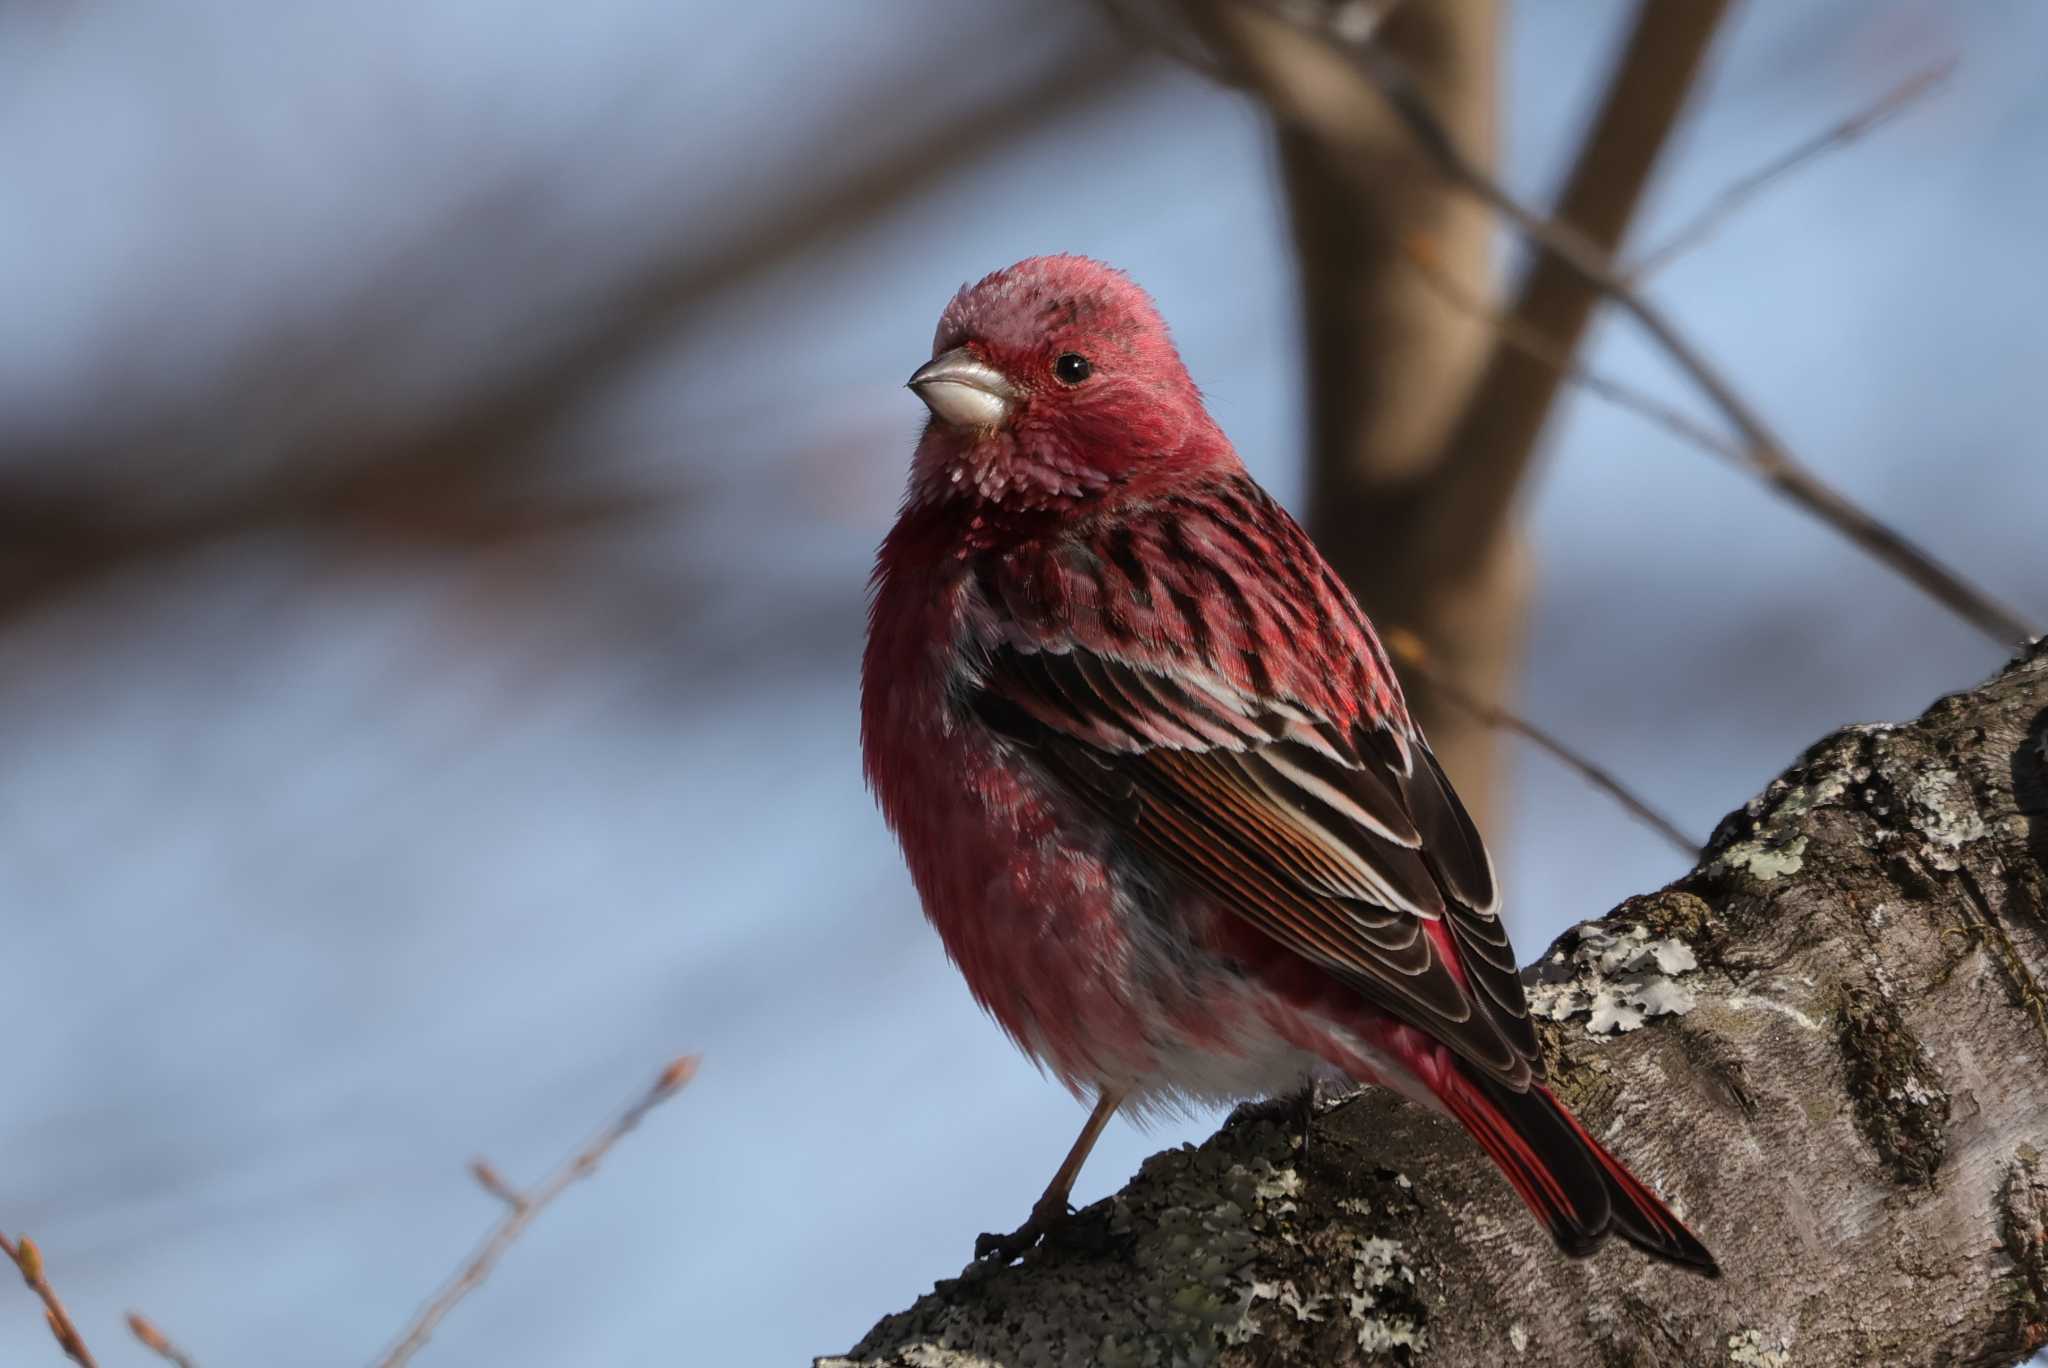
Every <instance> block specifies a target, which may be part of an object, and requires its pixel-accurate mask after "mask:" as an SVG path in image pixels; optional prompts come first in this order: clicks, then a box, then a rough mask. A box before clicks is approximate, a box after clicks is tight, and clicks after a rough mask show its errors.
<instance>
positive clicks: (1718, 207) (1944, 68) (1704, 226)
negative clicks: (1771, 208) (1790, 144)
mask: <svg viewBox="0 0 2048 1368" xmlns="http://www.w3.org/2000/svg"><path fill="white" fill-rule="evenodd" d="M1955 70H1956V59H1955V58H1953V57H1950V58H1948V59H1947V60H1945V61H1941V62H1937V63H1935V64H1934V65H1933V66H1931V67H1928V68H1927V69H1926V70H1924V71H1921V72H1920V73H1918V74H1917V75H1914V76H1910V77H1908V78H1907V79H1906V80H1904V81H1901V82H1900V83H1899V84H1898V85H1896V86H1893V87H1892V88H1891V89H1890V90H1888V91H1886V92H1885V93H1884V94H1883V95H1880V96H1879V97H1878V98H1877V99H1876V100H1875V101H1873V102H1872V103H1871V104H1870V105H1868V106H1867V107H1865V108H1864V109H1862V110H1860V111H1859V112H1857V113H1855V114H1852V115H1850V116H1849V117H1848V118H1846V119H1844V120H1842V121H1841V122H1840V123H1838V124H1836V125H1834V126H1833V127H1832V128H1828V129H1826V130H1824V131H1822V132H1820V133H1817V134H1815V135H1814V136H1813V137H1811V138H1808V139H1807V140H1806V141H1805V142H1803V143H1800V144H1799V145H1798V146H1797V147H1794V148H1793V149H1792V150H1791V151H1789V152H1786V153H1785V154H1784V155H1782V156H1780V157H1777V158H1776V159H1774V160H1772V161H1770V162H1767V163H1766V164H1764V165H1763V166H1761V167H1759V168H1757V169H1756V170H1755V171H1752V172H1750V173H1749V174H1748V175H1746V176H1744V177H1742V179H1740V180H1738V181H1735V182H1734V183H1733V184H1731V185H1729V186H1727V187H1726V188H1725V189H1723V190H1722V191H1721V193H1719V194H1718V195H1715V196H1714V197H1713V198H1712V199H1711V200H1709V201H1707V204H1706V207H1705V208H1703V209H1701V210H1700V212H1699V213H1698V214H1697V215H1695V216H1694V217H1693V219H1692V221H1691V222H1689V223H1687V224H1686V225H1685V226H1684V227H1683V228H1680V229H1679V230H1678V231H1677V232H1675V233H1673V234H1672V235H1671V236H1670V237H1669V238H1668V239H1666V240H1665V242H1664V244H1663V245H1662V246H1660V247H1657V248H1655V249H1653V250H1651V251H1648V252H1645V253H1643V255H1642V257H1641V258H1640V259H1638V260H1637V261H1635V262H1634V263H1632V264H1631V265H1630V266H1629V267H1628V278H1629V279H1630V280H1631V281H1633V282H1635V283H1637V284H1640V283H1642V282H1643V281H1644V280H1647V279H1648V278H1649V277H1650V276H1652V275H1654V274H1655V273H1656V272H1658V271H1661V270H1663V269H1664V268H1665V267H1666V266H1669V265H1670V264H1671V263H1672V262H1673V261H1675V260H1676V259H1677V258H1679V257H1681V256H1683V255H1684V254H1685V253H1687V252H1689V251H1691V250H1692V249H1693V248H1695V247H1697V246H1699V245H1700V243H1702V242H1704V241H1705V240H1706V239H1707V238H1708V237H1710V236H1712V235H1713V234H1714V232H1715V231H1716V230H1718V229H1719V228H1720V227H1721V225H1722V224H1724V223H1726V222H1727V221H1728V220H1729V219H1730V218H1733V217H1734V216H1735V214H1736V213H1737V212H1738V211H1740V210H1741V209H1743V208H1744V207H1745V206H1747V205H1748V204H1749V202H1750V201H1751V200H1753V199H1755V198H1756V197H1757V196H1758V195H1760V194H1762V193H1763V192H1764V191H1765V190H1768V189H1769V188H1770V187H1771V186H1773V185H1775V184H1777V183H1778V182H1779V181H1780V180H1782V179H1784V178H1785V177H1786V176H1788V175H1790V174H1791V173H1792V172H1794V171H1797V170H1798V169H1799V168H1800V167H1802V166H1804V165H1806V164H1807V163H1808V162H1810V161H1813V160H1814V159H1815V158H1817V157H1821V156H1824V155H1826V154H1827V153H1829V152H1834V151H1838V150H1840V149H1841V148H1844V147H1847V146H1848V145H1849V144H1850V143H1853V142H1855V141H1856V140H1857V139H1858V138H1860V137H1862V136H1863V135H1864V134H1866V133H1869V132H1871V131H1872V130H1874V129H1877V128H1879V127H1882V126H1883V125H1884V124H1887V123H1890V122H1891V121H1892V120H1893V119H1894V118H1896V117H1898V116H1899V115H1900V114H1903V113H1904V112H1905V111H1906V109H1907V108H1908V107H1909V106H1911V105H1914V104H1916V103H1918V102H1919V101H1920V100H1922V99H1924V98H1925V97H1926V96H1927V95H1929V94H1931V93H1932V92H1933V91H1934V89H1935V88H1936V87H1938V86H1940V85H1942V84H1943V83H1944V82H1946V81H1947V80H1948V78H1949V77H1950V76H1953V75H1954V74H1955Z"/></svg>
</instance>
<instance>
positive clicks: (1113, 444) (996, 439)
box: [909, 256, 1236, 511]
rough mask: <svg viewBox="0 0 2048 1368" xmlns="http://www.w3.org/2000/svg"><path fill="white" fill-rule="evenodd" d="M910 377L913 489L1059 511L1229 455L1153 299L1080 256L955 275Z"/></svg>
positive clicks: (923, 494)
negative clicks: (917, 410)
mask: <svg viewBox="0 0 2048 1368" xmlns="http://www.w3.org/2000/svg"><path fill="white" fill-rule="evenodd" d="M909 383H910V388H911V389H912V390H913V391H914V392H915V393H916V394H917V397H918V398H920V399H922V400H924V402H925V405H926V406H927V407H928V408H930V409H931V413H932V419H931V424H930V426H929V427H927V428H926V430H925V436H924V440H923V442H922V443H920V445H919V447H918V454H917V461H916V465H915V468H914V469H913V471H912V491H913V496H914V497H916V498H920V499H934V500H936V499H952V498H959V499H965V500H970V501H974V502H979V503H983V504H993V505H996V506H998V507H1002V508H1008V509H1015V510H1019V511H1031V510H1039V509H1058V508H1064V507H1071V506H1073V505H1076V504H1082V503H1088V502H1092V501H1094V500H1097V499H1100V498H1102V497H1104V496H1106V495H1108V494H1110V493H1111V492H1113V491H1116V490H1149V489H1152V488H1158V487H1165V486H1168V485H1170V484H1171V483H1172V482H1173V481H1174V480H1176V479H1178V478H1181V477H1183V476H1184V475H1185V474H1186V473H1188V472H1189V471H1190V470H1191V469H1194V468H1200V467H1203V466H1210V465H1216V464H1218V463H1228V464H1232V465H1234V464H1235V461H1236V458H1235V456H1233V455H1232V454H1231V451H1230V447H1229V444H1228V443H1226V442H1224V441H1223V440H1222V438H1221V436H1220V434H1218V433H1217V432H1216V428H1215V425H1214V424H1213V423H1212V422H1211V421H1210V419H1209V416H1208V414H1207V412H1206V411H1205V410H1204V409H1203V407H1202V396H1201V394H1200V392H1199V391H1197V390H1196V389H1195V385H1194V382H1193V381H1192V380H1190V379H1189V378H1188V373H1187V368H1186V367H1185V366H1183V365H1182V364H1181V360H1180V354H1179V353H1178V352H1177V351H1175V350H1174V346H1173V340H1172V339H1171V338H1170V337H1168V336H1167V332H1166V324H1165V323H1164V322H1163V321H1162V320H1161V319H1160V317H1159V311H1158V310H1157V309H1156V308H1154V307H1153V305H1152V301H1151V299H1150V298H1148V297H1147V296H1146V294H1145V292H1144V291H1143V290H1141V289H1139V288H1138V287H1137V286H1136V285H1134V284H1133V283H1131V281H1130V279H1129V278H1128V277H1126V276H1125V275H1124V274H1123V273H1122V272H1120V271H1116V270H1113V269H1111V268H1110V267H1108V266H1105V265H1103V264H1102V263H1101V262H1099V261H1091V260H1090V259H1088V258H1087V257H1078V256H1046V257H1031V258H1029V259H1027V260H1024V261H1020V262H1018V263H1017V264H1016V265H1014V266H1011V267H1008V268H1007V269H1005V270H1001V271H997V272H995V273H994V274H992V275H989V276H985V277H983V278H982V279H981V280H980V281H979V282H977V283H976V284H973V285H969V286H963V287H962V288H961V290H960V293H959V294H957V295H955V296H954V297H953V302H952V303H951V304H949V305H947V306H946V312H945V315H944V316H943V317H942V318H940V319H939V328H938V333H937V335H936V336H935V337H934V338H933V339H932V359H931V360H930V362H928V363H927V364H926V365H924V366H922V367H921V368H919V370H918V371H917V373H916V374H914V375H912V376H911V377H910V382H909Z"/></svg>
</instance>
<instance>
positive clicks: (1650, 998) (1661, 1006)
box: [1528, 922, 1699, 1036]
mask: <svg viewBox="0 0 2048 1368" xmlns="http://www.w3.org/2000/svg"><path fill="white" fill-rule="evenodd" d="M1573 936H1574V937H1575V940H1576V943H1575V944H1574V945H1573V946H1572V947H1571V949H1569V950H1556V951H1553V952H1552V953H1551V954H1550V956H1549V957H1548V958H1547V959H1545V960H1544V961H1543V962H1542V963H1541V964H1539V965H1538V966H1537V969H1536V976H1535V982H1534V983H1533V984H1531V985H1530V986H1529V989H1528V996H1529V1010H1530V1011H1531V1012H1532V1013H1534V1014H1535V1015H1537V1016H1539V1017H1545V1018H1548V1019H1549V1020H1551V1021H1566V1020H1569V1019H1570V1018H1572V1017H1575V1016H1579V1015H1581V1014H1583V1015H1584V1016H1585V1017H1586V1019H1587V1021H1586V1030H1587V1032H1588V1033H1589V1034H1591V1035H1596V1036H1604V1035H1617V1034H1620V1033H1621V1032H1623V1031H1633V1030H1635V1029H1636V1028H1637V1027H1639V1026H1641V1025H1642V1024H1643V1023H1644V1022H1645V1021H1648V1020H1650V1019H1651V1018H1653V1017H1660V1016H1676V1015H1679V1014H1681V1013H1685V1012H1689V1011H1691V1010H1692V1009H1693V1006H1694V1004H1695V1001H1696V998H1695V995H1694V993H1693V990H1692V988H1691V987H1690V986H1689V985H1687V984H1684V983H1681V982H1680V981H1679V980H1680V978H1682V977H1683V976H1684V975H1687V974H1690V973H1693V972H1694V971H1695V970H1697V969H1698V968H1699V959H1698V957H1697V956H1696V955H1694V954H1693V950H1692V947H1691V946H1689V945H1687V944H1686V943H1685V942H1684V941H1682V940H1679V939H1678V938H1677V937H1675V936H1665V937H1652V936H1651V934H1650V930H1649V928H1648V927H1646V926H1631V927H1627V928H1621V929H1617V928H1616V927H1614V926H1613V925H1612V924H1610V923H1603V922H1588V923H1586V924H1585V925H1584V926H1581V927H1578V928H1577V929H1576V930H1575V931H1574V932H1573Z"/></svg>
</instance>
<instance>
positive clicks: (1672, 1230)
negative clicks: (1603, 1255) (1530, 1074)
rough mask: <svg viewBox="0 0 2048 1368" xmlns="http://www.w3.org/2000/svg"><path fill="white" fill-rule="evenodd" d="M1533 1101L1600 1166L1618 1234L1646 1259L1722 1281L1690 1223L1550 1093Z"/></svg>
mask: <svg viewBox="0 0 2048 1368" xmlns="http://www.w3.org/2000/svg"><path fill="white" fill-rule="evenodd" d="M1528 1095H1529V1096H1532V1097H1541V1098H1542V1099H1543V1101H1544V1103H1545V1104H1546V1105H1547V1106H1548V1107H1549V1109H1550V1113H1551V1115H1553V1116H1555V1117H1557V1118H1558V1119H1559V1120H1561V1121H1563V1122H1564V1124H1565V1125H1566V1126H1567V1127H1569V1128H1570V1129H1571V1132H1572V1134H1573V1135H1575V1136H1577V1137H1578V1140H1579V1143H1580V1145H1582V1146H1583V1147H1584V1149H1585V1152H1586V1153H1588V1154H1590V1155H1591V1156H1592V1157H1593V1161H1594V1163H1595V1164H1597V1165H1598V1166H1599V1169H1600V1179H1601V1181H1602V1182H1603V1183H1605V1184H1606V1185H1607V1199H1608V1202H1609V1203H1610V1205H1611V1206H1612V1207H1613V1210H1614V1233H1615V1234H1617V1235H1619V1236H1621V1238H1622V1239H1624V1240H1627V1241H1628V1242H1629V1243H1630V1244H1632V1245H1634V1246H1635V1247H1636V1248H1637V1249H1640V1250H1642V1251H1643V1252H1644V1253H1645V1254H1650V1255H1654V1256H1655V1257H1657V1258H1659V1259H1663V1260H1665V1261H1666V1262H1669V1263H1675V1264H1679V1265H1681V1266H1683V1267H1685V1268H1695V1269H1698V1270H1699V1271H1700V1272H1702V1273H1704V1274H1706V1275H1707V1276H1708V1277H1710V1278H1718V1277H1720V1276H1721V1265H1719V1264H1717V1263H1715V1262H1714V1256H1713V1255H1712V1254H1710V1253H1708V1252H1707V1247H1706V1246H1705V1245H1703V1244H1701V1243H1700V1241H1699V1237H1698V1236H1696V1235H1694V1234H1693V1233H1692V1232H1691V1231H1690V1230H1687V1229H1686V1228H1685V1222H1683V1221H1681V1220H1679V1219H1678V1217H1677V1216H1676V1215H1674V1214H1673V1213H1672V1210H1671V1208H1670V1207H1668V1206H1666V1205H1664V1199H1663V1198H1662V1197H1659V1196H1658V1195H1657V1194H1656V1193H1655V1192H1654V1191H1652V1190H1651V1188H1650V1185H1649V1184H1648V1183H1645V1182H1643V1181H1642V1179H1640V1178H1638V1177H1636V1176H1635V1175H1634V1174H1633V1173H1630V1172H1629V1171H1628V1169H1627V1168H1626V1167H1624V1166H1623V1164H1622V1162H1621V1161H1620V1160H1619V1159H1617V1158H1615V1157H1614V1156H1613V1155H1611V1154H1609V1153H1608V1152H1607V1150H1606V1148H1605V1147H1604V1146H1603V1145H1601V1143H1600V1142H1599V1141H1598V1140H1595V1139H1594V1138H1593V1137H1592V1136H1590V1135H1588V1134H1587V1133H1586V1128H1585V1127H1584V1126H1582V1125H1580V1124H1579V1118H1578V1117H1576V1116H1573V1115H1572V1114H1571V1112H1570V1111H1568V1110H1567V1109H1566V1108H1565V1105H1564V1104H1563V1103H1562V1102H1559V1101H1558V1100H1557V1099H1556V1098H1555V1097H1552V1096H1551V1095H1550V1089H1548V1088H1545V1087H1542V1086H1540V1085H1539V1086H1537V1087H1533V1088H1531V1089H1530V1090H1529V1094H1528Z"/></svg>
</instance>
